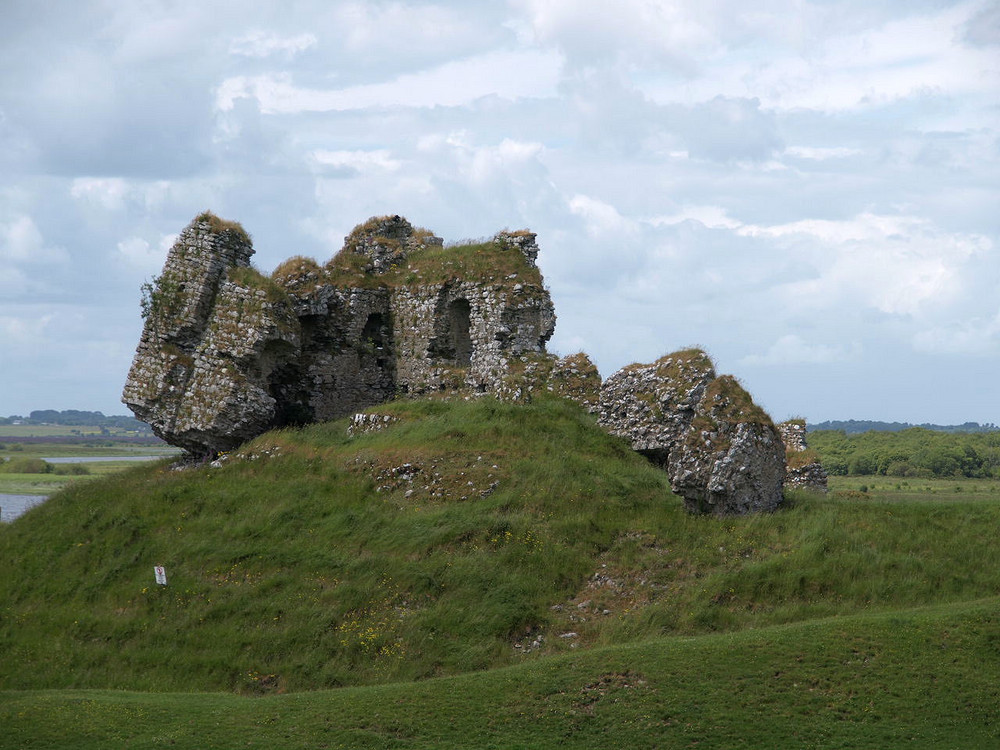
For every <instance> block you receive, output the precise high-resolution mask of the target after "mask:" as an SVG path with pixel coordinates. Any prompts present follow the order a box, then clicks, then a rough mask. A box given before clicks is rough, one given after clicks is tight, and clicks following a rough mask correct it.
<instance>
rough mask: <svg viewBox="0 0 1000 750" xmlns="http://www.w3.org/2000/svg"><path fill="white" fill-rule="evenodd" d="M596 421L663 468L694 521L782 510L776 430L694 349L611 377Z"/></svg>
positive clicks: (781, 449)
mask: <svg viewBox="0 0 1000 750" xmlns="http://www.w3.org/2000/svg"><path fill="white" fill-rule="evenodd" d="M598 421H599V423H600V424H601V425H603V426H604V427H605V428H606V429H607V430H608V431H609V432H611V433H612V434H615V435H620V436H622V437H624V438H625V439H626V440H628V441H629V442H630V443H631V444H632V447H633V448H634V449H635V450H637V451H639V452H640V453H642V454H644V455H646V456H647V457H648V458H649V459H650V460H652V461H653V462H654V463H656V464H658V465H659V466H661V467H663V469H664V470H665V471H666V472H667V474H668V475H669V477H670V485H671V487H672V488H673V490H674V492H676V493H677V494H678V495H680V496H681V497H683V498H684V504H685V506H686V507H687V509H688V510H689V511H691V512H693V513H711V514H714V515H741V514H744V513H750V512H756V511H770V510H774V509H775V508H777V507H778V505H779V504H780V503H781V500H782V482H783V479H784V473H785V446H784V444H783V443H782V442H781V437H780V435H779V433H778V430H777V428H776V427H775V426H774V423H773V422H772V421H771V419H770V417H768V416H767V414H766V413H765V412H764V411H763V410H762V409H761V408H760V407H758V406H757V405H756V404H754V403H753V400H752V399H751V398H750V395H749V394H748V393H747V392H746V391H745V390H744V389H743V388H742V386H740V384H739V383H738V382H737V381H736V379H735V378H733V377H732V376H731V375H723V376H721V377H720V376H717V375H716V374H715V368H714V366H713V365H712V362H711V360H710V359H709V358H708V355H706V354H705V353H704V352H703V351H701V350H699V349H688V350H684V351H679V352H675V353H673V354H669V355H667V356H665V357H662V358H661V359H659V360H657V361H656V362H654V363H652V364H648V365H646V364H637V365H630V366H629V367H625V368H623V369H622V370H619V371H618V372H616V373H615V374H614V375H612V376H611V377H609V378H608V379H607V380H606V381H605V382H604V385H603V386H602V388H601V397H600V407H599V412H598Z"/></svg>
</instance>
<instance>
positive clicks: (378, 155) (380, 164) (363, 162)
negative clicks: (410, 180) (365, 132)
mask: <svg viewBox="0 0 1000 750" xmlns="http://www.w3.org/2000/svg"><path fill="white" fill-rule="evenodd" d="M311 156H312V160H313V161H314V162H315V163H316V164H317V165H319V166H320V167H333V168H335V169H347V170H351V171H353V172H362V171H366V170H369V169H381V170H385V171H387V172H395V171H396V170H398V169H399V168H400V166H401V162H400V161H399V160H397V159H393V158H392V155H391V152H390V151H389V150H388V149H374V150H372V151H326V150H324V149H317V150H315V151H313V152H312V154H311Z"/></svg>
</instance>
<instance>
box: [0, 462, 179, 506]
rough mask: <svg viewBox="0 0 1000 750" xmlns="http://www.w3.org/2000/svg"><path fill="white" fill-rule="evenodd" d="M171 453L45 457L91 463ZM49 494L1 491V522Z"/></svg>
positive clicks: (41, 500)
mask: <svg viewBox="0 0 1000 750" xmlns="http://www.w3.org/2000/svg"><path fill="white" fill-rule="evenodd" d="M169 455H171V454H160V455H159V456H54V457H51V458H46V459H44V460H45V461H47V462H49V463H50V464H89V463H96V462H98V461H156V460H157V459H160V458H165V457H166V456H169ZM46 499H48V495H7V494H4V493H2V492H0V522H9V521H13V520H14V519H15V518H17V517H18V516H19V515H21V514H22V513H24V512H25V511H26V510H28V508H30V507H32V506H34V505H38V504H39V503H42V502H45V500H46Z"/></svg>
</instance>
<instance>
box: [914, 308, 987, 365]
mask: <svg viewBox="0 0 1000 750" xmlns="http://www.w3.org/2000/svg"><path fill="white" fill-rule="evenodd" d="M913 346H914V348H915V349H916V350H917V351H921V352H926V353H928V354H935V355H944V356H955V355H971V356H977V357H988V356H994V355H996V354H997V352H998V351H1000V312H998V313H997V314H996V315H995V316H993V317H992V318H974V319H972V320H966V321H962V322H959V323H955V324H951V325H942V326H935V327H933V328H930V329H928V330H924V331H919V332H918V333H917V334H916V335H914V337H913Z"/></svg>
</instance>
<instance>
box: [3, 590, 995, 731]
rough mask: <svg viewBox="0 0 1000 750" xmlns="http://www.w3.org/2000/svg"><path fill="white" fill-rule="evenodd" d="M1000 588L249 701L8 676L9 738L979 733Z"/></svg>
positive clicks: (991, 721)
mask: <svg viewBox="0 0 1000 750" xmlns="http://www.w3.org/2000/svg"><path fill="white" fill-rule="evenodd" d="M998 671H1000V617H998V612H997V600H996V599H993V600H991V601H988V602H979V603H971V604H966V605H960V606H937V607H932V608H921V609H915V610H905V611H904V610H901V611H898V612H890V613H879V614H867V615H856V616H852V617H842V618H832V619H825V620H818V621H813V622H808V623H796V624H792V625H785V626H777V627H773V628H767V629H763V630H749V631H744V632H740V633H732V634H722V635H709V636H699V637H694V638H660V639H656V640H651V641H644V642H641V643H637V644H631V645H623V646H612V647H607V648H598V649H592V650H588V651H583V652H579V653H577V654H575V655H574V656H573V657H567V656H562V657H555V658H551V659H540V660H533V661H530V662H527V663H524V664H521V665H518V666H515V667H510V668H508V669H500V670H494V671H490V672H482V673H477V674H470V675H461V676H456V677H448V678H441V679H434V680H425V681H422V682H415V683H395V684H391V685H379V686H372V687H364V688H344V689H342V690H337V691H332V692H331V691H317V692H307V693H297V694H292V695H280V696H272V697H265V698H259V699H253V700H248V699H246V698H241V697H239V696H233V695H226V694H218V693H216V694H176V693H126V692H112V691H58V692H50V691H38V692H25V693H20V692H6V693H4V692H0V726H3V728H4V731H3V732H2V733H0V748H18V749H19V750H23V748H34V747H38V748H63V747H65V748H73V749H74V750H88V749H90V748H93V749H94V750H104V749H105V748H109V747H128V748H159V747H172V748H178V749H183V748H191V749H198V750H200V749H201V748H237V747H239V748H274V747H281V748H289V749H293V748H303V749H305V748H310V749H311V748H317V747H331V748H334V747H345V748H407V749H409V750H414V749H416V748H445V747H447V748H470V749H471V748H565V747H572V748H601V749H603V748H607V747H629V748H658V749H659V750H664V749H665V748H690V747H712V748H716V747H718V748H723V747H724V748H748V749H749V748H772V747H773V748H785V747H795V748H799V747H801V748H890V747H891V748H896V747H906V748H935V749H936V748H970V749H973V748H975V749H977V750H978V749H979V748H986V747H996V746H997V744H998V741H1000V686H998V683H997V680H996V675H997V673H998Z"/></svg>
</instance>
